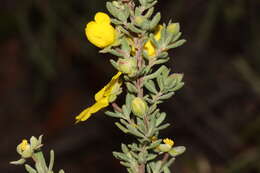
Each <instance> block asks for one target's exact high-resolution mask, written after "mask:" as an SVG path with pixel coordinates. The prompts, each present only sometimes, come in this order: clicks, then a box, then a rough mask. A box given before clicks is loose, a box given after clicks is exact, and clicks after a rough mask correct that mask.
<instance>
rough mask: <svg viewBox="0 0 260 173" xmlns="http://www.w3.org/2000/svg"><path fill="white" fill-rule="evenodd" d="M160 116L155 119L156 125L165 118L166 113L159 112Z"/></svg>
mask: <svg viewBox="0 0 260 173" xmlns="http://www.w3.org/2000/svg"><path fill="white" fill-rule="evenodd" d="M159 115H160V116H159V117H158V118H157V120H156V127H157V126H159V125H160V124H161V123H162V122H163V121H164V120H165V118H166V113H165V112H162V113H161V114H159Z"/></svg>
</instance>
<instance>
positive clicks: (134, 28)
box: [127, 24, 143, 34]
mask: <svg viewBox="0 0 260 173" xmlns="http://www.w3.org/2000/svg"><path fill="white" fill-rule="evenodd" d="M127 27H128V28H129V29H130V30H131V31H132V32H135V33H138V34H140V33H143V31H142V30H141V29H138V28H137V27H135V26H134V25H133V24H128V25H127Z"/></svg>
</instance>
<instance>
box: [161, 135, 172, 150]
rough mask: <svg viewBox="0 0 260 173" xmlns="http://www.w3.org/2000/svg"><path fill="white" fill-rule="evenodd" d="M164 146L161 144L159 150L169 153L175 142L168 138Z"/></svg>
mask: <svg viewBox="0 0 260 173" xmlns="http://www.w3.org/2000/svg"><path fill="white" fill-rule="evenodd" d="M163 142H164V144H160V145H159V146H158V150H159V151H161V152H168V151H170V150H171V148H172V146H173V145H174V142H173V140H171V139H169V138H166V139H164V140H163Z"/></svg>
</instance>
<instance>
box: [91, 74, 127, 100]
mask: <svg viewBox="0 0 260 173" xmlns="http://www.w3.org/2000/svg"><path fill="white" fill-rule="evenodd" d="M121 74H122V73H121V72H118V73H117V74H116V75H114V76H113V78H112V79H111V80H110V82H109V83H108V84H107V85H106V86H104V88H102V89H101V90H100V91H99V92H97V93H96V95H95V100H96V101H99V100H100V99H102V98H104V97H107V96H109V95H110V94H111V91H112V89H113V86H114V85H115V84H116V83H117V82H118V80H119V77H120V75H121Z"/></svg>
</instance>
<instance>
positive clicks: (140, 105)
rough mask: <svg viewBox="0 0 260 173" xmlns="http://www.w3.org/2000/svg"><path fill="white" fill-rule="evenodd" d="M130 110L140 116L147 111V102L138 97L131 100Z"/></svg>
mask: <svg viewBox="0 0 260 173" xmlns="http://www.w3.org/2000/svg"><path fill="white" fill-rule="evenodd" d="M131 106H132V111H133V113H134V114H135V115H136V116H139V117H142V116H144V114H145V113H146V111H147V103H146V102H145V101H144V100H143V99H141V98H140V97H136V98H134V99H133V100H132V105H131Z"/></svg>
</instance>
